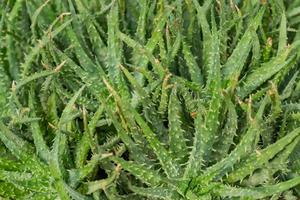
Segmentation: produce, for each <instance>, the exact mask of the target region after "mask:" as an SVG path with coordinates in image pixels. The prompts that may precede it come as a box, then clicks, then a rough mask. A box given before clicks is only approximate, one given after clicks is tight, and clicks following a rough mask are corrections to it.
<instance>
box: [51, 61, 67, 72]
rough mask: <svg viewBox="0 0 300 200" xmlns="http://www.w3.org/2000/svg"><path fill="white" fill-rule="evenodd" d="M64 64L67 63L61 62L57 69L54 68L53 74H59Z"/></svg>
mask: <svg viewBox="0 0 300 200" xmlns="http://www.w3.org/2000/svg"><path fill="white" fill-rule="evenodd" d="M66 62H67V61H66V60H64V61H63V62H62V63H60V64H59V65H58V66H57V67H55V69H54V72H55V73H57V72H59V71H60V70H61V68H62V67H63V66H64V64H65V63H66Z"/></svg>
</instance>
